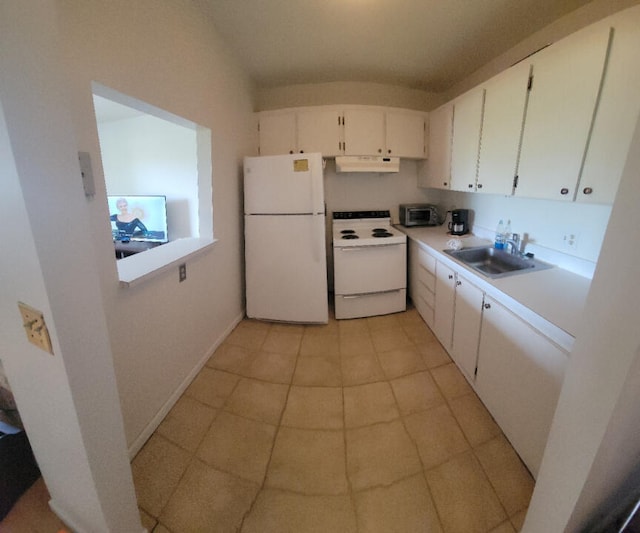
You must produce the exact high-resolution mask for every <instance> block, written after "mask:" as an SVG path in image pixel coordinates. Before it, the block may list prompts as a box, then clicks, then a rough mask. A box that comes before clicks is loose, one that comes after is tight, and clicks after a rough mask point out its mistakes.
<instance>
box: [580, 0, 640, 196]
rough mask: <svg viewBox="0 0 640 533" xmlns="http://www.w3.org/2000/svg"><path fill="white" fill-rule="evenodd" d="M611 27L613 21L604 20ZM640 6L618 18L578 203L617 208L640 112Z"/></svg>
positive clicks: (581, 179)
mask: <svg viewBox="0 0 640 533" xmlns="http://www.w3.org/2000/svg"><path fill="white" fill-rule="evenodd" d="M604 24H605V25H607V26H608V25H609V21H604ZM638 51H640V7H635V8H632V9H628V10H626V11H624V12H623V13H621V14H620V16H618V17H616V21H615V26H614V30H613V39H612V41H611V49H610V51H609V60H608V62H607V69H606V72H605V77H604V80H603V84H602V92H601V94H600V103H599V104H598V111H597V113H596V116H595V120H594V123H593V131H592V133H591V139H590V141H589V148H588V150H587V156H586V158H585V162H584V167H583V170H582V176H581V177H580V185H579V187H578V191H577V196H576V200H577V201H579V202H593V203H603V204H612V203H613V200H614V198H615V194H616V191H617V190H618V184H619V182H620V176H621V175H622V171H623V169H624V165H625V162H626V159H627V153H628V152H629V146H630V143H631V137H632V136H633V130H634V128H635V124H636V120H637V117H638V115H639V114H640V68H638Z"/></svg>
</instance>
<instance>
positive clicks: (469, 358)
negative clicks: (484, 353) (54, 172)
mask: <svg viewBox="0 0 640 533" xmlns="http://www.w3.org/2000/svg"><path fill="white" fill-rule="evenodd" d="M483 299H484V292H482V291H481V290H480V289H479V288H478V287H476V286H475V285H474V284H473V283H471V282H470V281H469V280H468V279H466V278H465V277H464V276H461V275H460V273H459V272H457V273H456V298H455V311H454V314H453V339H452V342H451V357H453V360H454V361H455V363H456V364H457V365H458V367H459V368H460V370H462V373H463V374H464V375H465V377H466V378H467V379H468V380H469V381H473V380H474V378H475V374H476V365H477V362H478V341H479V339H480V324H481V321H482V303H483Z"/></svg>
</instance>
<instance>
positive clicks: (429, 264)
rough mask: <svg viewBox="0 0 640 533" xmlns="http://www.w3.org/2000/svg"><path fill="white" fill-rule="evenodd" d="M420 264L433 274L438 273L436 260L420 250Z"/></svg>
mask: <svg viewBox="0 0 640 533" xmlns="http://www.w3.org/2000/svg"><path fill="white" fill-rule="evenodd" d="M418 262H419V263H420V264H421V265H422V266H423V267H424V268H426V269H427V271H428V272H431V273H432V274H435V273H436V258H435V257H433V256H432V255H429V254H428V253H427V252H425V251H424V250H422V249H418Z"/></svg>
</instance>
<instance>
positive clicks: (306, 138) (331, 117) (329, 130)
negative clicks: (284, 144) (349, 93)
mask: <svg viewBox="0 0 640 533" xmlns="http://www.w3.org/2000/svg"><path fill="white" fill-rule="evenodd" d="M340 121H341V113H340V111H339V110H338V109H326V108H321V107H320V108H317V109H304V110H300V111H298V151H299V152H301V153H303V152H306V153H310V152H320V153H321V154H322V155H323V156H325V157H330V156H336V155H340V154H341V153H342V152H341V150H340V131H341V129H342V126H341V124H340Z"/></svg>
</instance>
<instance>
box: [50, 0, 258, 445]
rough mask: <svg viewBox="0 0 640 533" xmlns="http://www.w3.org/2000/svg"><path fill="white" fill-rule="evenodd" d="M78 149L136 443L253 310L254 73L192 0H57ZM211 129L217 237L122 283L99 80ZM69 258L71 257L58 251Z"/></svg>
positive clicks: (127, 418) (126, 413)
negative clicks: (249, 216)
mask: <svg viewBox="0 0 640 533" xmlns="http://www.w3.org/2000/svg"><path fill="white" fill-rule="evenodd" d="M58 6H59V12H58V16H59V20H60V24H61V26H62V29H63V35H64V41H63V45H64V52H65V55H64V57H65V59H66V62H67V64H66V67H67V70H68V72H69V73H70V76H69V78H68V79H67V90H68V97H69V100H70V101H71V102H73V106H72V112H73V116H72V119H73V121H74V126H75V129H76V133H77V137H78V139H79V146H78V150H80V151H87V152H89V153H90V154H91V157H92V160H93V161H94V173H95V175H96V181H97V194H96V198H95V199H94V200H93V201H90V202H89V203H88V208H89V226H90V227H91V228H92V233H93V236H94V238H93V243H94V248H95V250H94V251H95V254H96V256H97V258H98V268H99V277H100V286H101V289H102V294H103V298H104V306H105V314H106V317H107V323H108V329H109V338H110V342H111V346H112V350H113V354H114V364H115V370H116V376H117V382H118V390H119V392H120V398H121V403H122V412H123V417H124V423H125V429H126V435H127V441H128V443H129V446H130V447H131V449H132V450H133V451H135V450H136V449H137V448H138V447H139V446H140V445H141V444H142V443H143V442H144V439H145V438H146V437H147V436H148V435H149V434H150V432H151V431H152V430H153V429H154V427H155V424H157V423H159V421H160V420H161V419H162V417H163V415H164V414H165V413H166V411H167V409H168V408H169V407H170V405H171V402H172V401H174V400H175V399H176V398H177V395H178V394H179V393H180V391H181V389H182V388H183V387H184V386H185V385H186V383H187V380H188V379H189V378H190V377H191V376H192V375H193V373H194V372H195V371H196V370H197V368H198V366H199V365H201V364H203V363H204V361H205V360H206V359H207V358H208V356H209V355H210V354H211V351H212V350H213V349H214V347H215V346H216V345H217V343H219V342H220V341H221V340H222V339H223V338H224V336H225V335H226V334H227V332H228V331H229V329H230V328H232V327H233V325H234V324H235V322H236V321H237V320H239V319H240V318H241V317H242V315H243V309H244V305H243V278H244V276H243V257H242V225H241V224H242V219H241V216H240V215H241V213H242V209H241V167H242V157H243V156H244V155H246V154H250V153H252V151H253V143H252V142H251V141H252V135H253V128H252V127H253V116H252V109H253V102H252V87H251V84H250V82H249V80H248V78H247V77H246V75H245V74H244V72H243V71H242V70H241V68H240V67H239V65H238V63H237V61H236V59H235V57H234V56H233V55H232V54H231V53H230V52H229V50H228V49H227V47H226V45H225V44H224V43H223V42H222V41H221V40H220V39H219V38H218V36H217V35H216V34H215V33H214V31H213V30H212V29H211V25H210V24H209V23H208V21H207V20H206V18H205V17H204V16H203V15H202V14H201V13H200V12H199V11H198V10H197V8H196V7H195V6H194V4H193V3H192V2H191V1H189V0H175V1H172V2H156V1H153V0H140V1H136V2H133V3H132V2H129V1H127V0H114V1H110V2H102V1H100V0H87V1H84V0H83V1H82V2H79V1H75V0H59V2H58ZM94 81H95V82H97V83H99V84H101V85H103V86H106V87H109V88H111V89H113V90H115V91H118V92H120V93H123V94H126V95H130V96H132V97H134V98H138V99H139V100H142V101H144V102H147V103H149V104H151V105H153V106H155V107H157V108H160V109H163V110H166V111H167V112H169V113H172V114H174V115H177V116H179V117H183V118H185V119H186V120H189V121H191V122H193V123H196V124H199V125H201V126H203V127H205V128H209V129H210V130H211V150H212V166H213V176H212V178H211V179H212V184H213V213H214V214H213V218H214V220H213V225H214V226H215V235H216V238H217V242H216V243H215V244H214V246H213V248H212V249H211V250H209V251H207V252H205V253H203V254H200V255H198V256H197V257H195V258H193V259H190V260H188V261H187V280H186V281H185V282H183V283H179V282H178V272H177V269H176V271H175V272H173V271H168V272H166V273H163V274H160V275H159V276H157V277H154V278H152V279H151V280H149V281H148V282H145V283H143V284H142V285H139V286H136V287H134V288H128V289H123V288H120V286H119V283H118V275H117V272H116V265H115V260H114V257H113V248H112V243H111V235H110V231H109V227H108V226H105V223H104V221H105V220H106V219H107V216H108V211H107V207H106V201H105V199H104V195H105V194H106V191H105V187H104V183H102V182H101V180H102V179H103V173H102V167H101V166H100V164H99V162H100V150H99V143H98V135H97V129H96V123H95V117H94V113H93V100H92V87H91V84H92V82H94ZM66 260H68V259H67V258H64V257H61V258H60V262H61V264H64V262H65V261H66Z"/></svg>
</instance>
